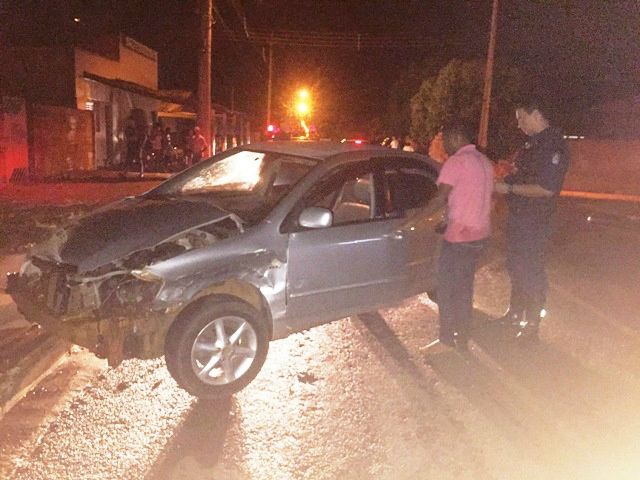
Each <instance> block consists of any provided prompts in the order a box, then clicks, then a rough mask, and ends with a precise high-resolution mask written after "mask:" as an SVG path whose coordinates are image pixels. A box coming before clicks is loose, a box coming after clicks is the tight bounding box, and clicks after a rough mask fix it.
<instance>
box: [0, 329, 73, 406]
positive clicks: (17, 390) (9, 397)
mask: <svg viewBox="0 0 640 480" xmlns="http://www.w3.org/2000/svg"><path fill="white" fill-rule="evenodd" d="M34 330H35V331H36V332H37V330H39V329H38V328H35V329H34V328H30V329H28V330H27V331H26V332H25V331H22V332H21V333H22V335H21V336H22V337H23V340H19V339H18V340H14V341H13V342H12V344H11V346H10V347H9V348H3V350H4V351H3V352H2V356H3V357H5V358H3V359H4V360H5V365H3V366H2V367H3V368H1V369H0V418H2V417H3V416H4V414H5V413H7V412H8V411H9V410H10V409H11V407H13V406H14V405H15V404H16V403H18V402H19V401H20V400H21V399H22V398H23V397H24V396H25V395H26V394H27V393H28V392H29V390H31V389H32V388H33V387H34V386H35V385H36V384H37V383H38V382H40V380H42V379H43V378H44V377H45V376H46V375H47V374H48V373H49V372H50V371H51V370H52V369H53V368H54V367H56V366H57V365H58V364H59V363H60V361H61V360H63V358H64V357H66V356H67V354H68V352H69V348H70V344H69V343H67V342H65V341H64V340H61V339H59V338H57V337H55V336H53V335H52V334H50V333H44V332H42V333H41V332H37V333H35V334H31V337H32V338H28V337H29V336H30V335H29V332H31V331H34ZM34 335H35V336H34ZM24 338H27V340H26V341H25V340H24Z"/></svg>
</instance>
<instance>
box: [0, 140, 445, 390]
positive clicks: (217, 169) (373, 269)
mask: <svg viewBox="0 0 640 480" xmlns="http://www.w3.org/2000/svg"><path fill="white" fill-rule="evenodd" d="M438 169H439V165H438V164H437V163H436V162H435V161H432V160H430V159H429V158H427V157H424V156H420V155H417V154H407V153H403V152H399V151H394V150H390V149H388V148H383V147H380V146H372V145H362V146H356V145H352V144H335V143H327V142H266V143H258V144H252V145H246V146H243V147H239V148H235V149H232V150H229V151H226V152H224V153H221V154H219V155H217V156H214V157H213V158H211V159H209V160H205V161H203V162H201V163H199V164H197V165H195V166H193V167H191V168H190V169H188V170H186V171H183V172H181V173H179V174H177V175H175V176H174V177H172V178H171V179H169V180H167V181H166V182H164V183H162V184H161V185H159V186H157V187H156V188H154V189H152V190H150V191H149V192H147V193H145V194H142V195H140V196H137V197H129V198H125V199H123V200H121V201H118V202H115V203H112V204H110V205H107V206H105V207H103V208H100V209H99V210H97V211H95V212H93V213H92V214H90V215H88V216H86V217H83V218H81V219H79V220H76V221H74V223H72V224H70V225H68V226H67V227H66V228H64V229H62V230H60V231H59V232H57V233H56V234H55V235H54V236H53V237H52V238H51V239H50V240H49V241H47V242H44V243H42V244H38V245H36V246H35V247H34V248H33V249H32V250H31V252H30V253H29V254H28V256H27V258H26V260H25V262H24V263H23V265H22V266H21V268H20V272H19V273H16V274H10V275H9V278H8V287H7V290H8V291H9V292H10V294H11V295H12V297H13V298H14V300H15V302H16V304H17V305H18V308H19V309H20V311H21V312H23V314H24V315H25V317H26V318H27V319H29V320H30V321H33V322H36V323H38V324H40V325H42V326H43V327H45V328H47V329H50V330H52V331H54V332H56V333H57V334H58V335H59V336H60V337H62V338H65V339H67V340H69V341H71V342H73V343H76V344H78V345H82V346H84V347H86V348H88V349H89V350H91V351H92V352H94V353H96V354H97V355H98V356H100V357H103V358H108V359H109V362H110V364H112V365H117V364H118V363H119V362H120V361H122V359H124V358H155V357H159V356H162V355H165V357H166V364H167V368H168V370H169V372H170V373H171V375H172V376H173V377H174V378H175V379H176V380H177V382H178V384H179V385H180V386H181V387H182V388H184V389H185V390H187V391H189V392H190V393H192V394H194V395H196V396H199V397H205V398H210V397H218V396H224V395H229V394H231V393H233V392H236V391H237V390H239V389H241V388H243V387H245V386H246V385H247V384H248V383H249V382H250V381H251V380H252V379H253V378H254V377H255V376H256V375H257V373H258V372H259V370H260V368H261V367H262V365H263V363H264V361H265V359H266V356H267V351H268V347H269V341H270V340H273V339H278V338H283V337H286V336H287V335H289V334H291V333H294V332H298V331H301V330H305V329H308V328H310V327H313V326H316V325H320V324H323V323H325V322H329V321H332V320H336V319H340V318H343V317H346V316H349V315H354V314H358V313H362V312H367V311H371V310H375V309H377V308H381V307H385V306H391V305H394V304H396V303H397V302H399V301H401V300H402V299H404V298H407V297H409V296H412V295H414V294H416V293H419V292H423V291H427V290H429V289H431V288H432V287H433V286H434V268H433V267H434V259H435V256H436V252H437V247H438V243H439V236H438V235H437V234H436V233H435V232H434V226H435V225H436V223H437V222H438V220H439V219H440V215H434V216H433V217H429V218H426V217H420V216H415V217H416V218H413V217H412V216H411V215H410V214H409V212H410V211H412V210H414V209H416V208H418V207H421V206H424V205H425V204H426V203H427V202H428V201H429V199H430V198H432V196H433V195H435V193H436V190H437V189H436V184H435V181H436V178H437V175H438Z"/></svg>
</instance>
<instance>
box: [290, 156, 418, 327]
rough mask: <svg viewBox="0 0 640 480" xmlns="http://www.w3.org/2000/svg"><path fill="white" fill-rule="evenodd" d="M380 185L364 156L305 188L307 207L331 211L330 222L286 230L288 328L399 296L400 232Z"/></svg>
mask: <svg viewBox="0 0 640 480" xmlns="http://www.w3.org/2000/svg"><path fill="white" fill-rule="evenodd" d="M382 189H383V183H382V181H381V177H380V175H379V172H376V171H375V170H374V168H373V164H372V162H364V163H363V164H359V165H356V166H352V167H350V168H348V169H346V170H345V169H341V170H338V171H334V172H331V173H329V174H328V176H327V177H326V178H325V179H324V180H321V181H320V182H319V184H317V187H316V188H315V189H312V190H311V191H310V193H309V194H308V195H307V197H306V198H305V199H303V201H302V202H301V205H300V206H299V208H298V209H294V212H293V214H294V215H299V213H300V212H301V211H302V210H303V209H304V208H307V207H322V208H327V209H329V210H331V211H332V213H333V223H332V225H331V226H330V227H326V228H321V229H305V228H302V227H299V226H296V227H294V228H293V231H292V232H291V233H290V234H289V244H288V275H287V277H288V278H287V313H288V315H287V316H290V318H291V319H292V320H293V322H295V325H296V329H304V328H309V327H311V326H313V325H317V324H320V323H323V322H325V321H329V320H333V319H337V318H342V317H345V316H349V315H352V314H356V313H361V312H363V311H367V310H372V309H375V308H377V307H379V306H383V305H386V304H389V303H392V302H395V301H397V300H398V299H400V298H402V296H403V285H404V283H405V279H406V271H405V264H406V262H407V260H408V259H407V258H401V256H402V254H403V250H404V249H403V248H402V242H403V237H402V235H400V234H399V233H398V232H397V231H396V229H397V221H396V219H390V218H387V217H386V216H385V214H384V211H383V207H382V199H383V196H382V193H383V190H382Z"/></svg>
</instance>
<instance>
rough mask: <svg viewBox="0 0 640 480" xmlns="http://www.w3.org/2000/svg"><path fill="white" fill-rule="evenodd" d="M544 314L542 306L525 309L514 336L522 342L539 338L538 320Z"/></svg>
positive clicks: (540, 319)
mask: <svg viewBox="0 0 640 480" xmlns="http://www.w3.org/2000/svg"><path fill="white" fill-rule="evenodd" d="M544 314H545V310H544V309H542V308H535V309H529V308H528V309H526V310H525V312H524V316H523V318H522V320H521V321H520V324H519V325H518V331H517V333H516V338H517V339H518V340H521V341H524V342H536V341H538V340H539V339H540V337H539V330H540V322H541V321H542V318H543V316H544Z"/></svg>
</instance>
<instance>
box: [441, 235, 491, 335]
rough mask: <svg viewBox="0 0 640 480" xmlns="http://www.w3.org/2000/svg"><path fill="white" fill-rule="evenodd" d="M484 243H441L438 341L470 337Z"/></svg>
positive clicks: (479, 241)
mask: <svg viewBox="0 0 640 480" xmlns="http://www.w3.org/2000/svg"><path fill="white" fill-rule="evenodd" d="M486 244H487V240H478V241H475V242H460V243H452V242H447V241H446V240H443V241H442V248H441V250H440V258H439V259H438V291H437V294H436V295H437V301H438V310H439V312H440V335H439V337H440V340H441V341H443V342H445V343H451V342H452V340H453V338H454V334H457V338H458V339H459V340H462V341H465V340H467V339H468V337H469V326H470V324H471V316H472V312H473V277H474V275H475V272H476V264H477V263H478V259H479V258H480V255H481V254H482V252H483V250H484V248H485V246H486Z"/></svg>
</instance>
